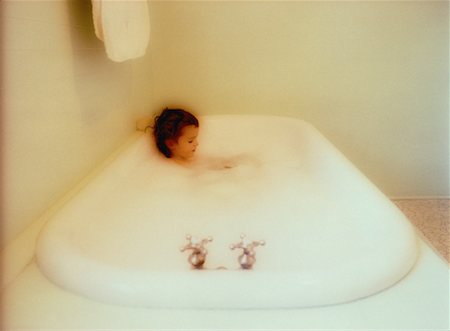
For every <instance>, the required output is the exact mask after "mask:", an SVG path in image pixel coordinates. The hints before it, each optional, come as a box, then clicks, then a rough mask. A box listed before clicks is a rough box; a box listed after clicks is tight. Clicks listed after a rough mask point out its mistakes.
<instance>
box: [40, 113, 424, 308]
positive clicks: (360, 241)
mask: <svg viewBox="0 0 450 331" xmlns="http://www.w3.org/2000/svg"><path fill="white" fill-rule="evenodd" d="M200 123H201V130H200V132H201V133H200V136H199V141H200V146H199V150H198V154H197V156H196V157H197V159H198V164H199V166H196V167H195V168H194V169H190V168H183V167H181V166H179V165H177V164H174V163H173V162H171V161H170V160H167V159H165V158H164V157H161V156H160V155H159V154H158V153H157V152H156V151H155V148H154V147H153V144H152V142H151V139H150V135H149V134H144V133H143V134H142V136H140V137H139V138H138V139H137V140H136V142H135V143H134V144H133V145H132V146H130V147H129V148H128V149H127V150H126V151H125V152H124V153H122V154H121V155H119V157H118V158H117V159H116V160H115V161H114V162H113V163H112V164H111V165H110V166H109V167H108V168H107V169H106V170H105V171H104V172H103V173H102V174H101V175H99V176H98V177H96V178H95V179H94V180H93V181H92V182H91V183H90V184H89V185H88V186H87V187H86V188H85V189H84V190H83V191H82V192H81V193H80V194H79V195H77V196H76V197H75V198H74V199H72V200H71V201H70V202H69V203H68V204H67V205H66V206H65V207H64V208H63V209H62V210H61V211H60V212H59V213H58V214H57V215H56V216H55V217H54V218H53V219H52V220H50V221H49V222H48V224H47V225H46V226H45V228H44V229H43V231H42V233H41V235H40V237H39V240H38V244H37V247H36V256H37V262H38V265H39V267H40V269H41V271H42V272H43V273H44V274H45V275H46V276H47V277H48V278H49V279H50V280H51V281H53V282H54V283H56V284H57V285H59V286H60V287H62V288H64V289H67V290H70V291H73V292H75V293H78V294H81V295H83V296H86V297H89V298H92V299H95V300H98V301H103V302H107V303H113V304H119V305H127V306H138V307H174V308H187V307H189V308H281V307H311V306H321V305H331V304H337V303H343V302H348V301H352V300H355V299H359V298H362V297H366V296H369V295H371V294H374V293H377V292H379V291H382V290H384V289H386V288H388V287H390V286H392V285H393V284H395V283H396V282H398V281H399V280H400V279H402V278H403V277H404V276H405V275H406V274H407V273H408V272H409V271H410V270H411V268H412V267H413V265H414V263H415V261H416V258H417V247H418V246H417V238H416V235H415V232H414V230H413V228H412V227H411V225H410V223H409V222H408V221H407V220H406V219H405V217H404V216H403V214H402V213H401V212H400V211H399V210H398V209H397V208H396V207H395V206H394V205H393V204H392V203H391V202H390V201H389V200H388V199H387V198H386V197H384V195H383V194H382V193H381V192H380V191H378V190H377V188H376V187H375V186H374V185H372V184H371V183H370V182H369V181H368V180H367V179H366V178H365V177H364V176H363V175H362V174H361V173H360V172H359V171H358V170H357V169H356V168H355V167H354V166H353V165H352V164H351V163H350V162H349V161H348V160H346V159H345V157H343V156H342V154H341V153H340V152H339V151H338V150H336V149H335V148H334V147H333V146H332V145H331V144H330V143H329V142H328V141H327V140H326V139H325V138H324V137H323V136H322V135H321V134H320V133H319V132H318V131H317V130H316V129H315V128H314V127H312V126H311V125H309V124H307V123H305V122H303V121H301V120H296V119H292V118H283V117H269V116H245V115H223V116H205V117H202V118H201V119H200ZM224 165H227V166H230V165H231V166H232V168H224V167H223V166H224ZM241 233H246V234H247V236H248V237H249V239H255V240H261V239H263V240H265V241H266V245H265V246H264V247H258V248H257V249H256V251H257V253H256V259H257V261H256V264H255V265H254V268H253V270H240V269H239V264H238V262H237V257H238V255H239V253H238V252H236V251H231V250H230V249H229V245H230V244H231V243H236V242H237V241H239V235H240V234H241ZM186 234H192V235H195V236H198V237H207V236H212V237H213V238H214V240H213V242H211V243H209V244H208V245H207V248H208V251H209V254H208V256H207V261H206V264H205V270H192V269H191V267H190V265H189V264H188V262H187V257H188V253H181V252H180V251H179V248H180V246H182V245H184V244H185V243H186V240H185V235H186ZM218 267H225V268H227V270H217V268H218Z"/></svg>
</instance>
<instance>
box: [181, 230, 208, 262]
mask: <svg viewBox="0 0 450 331" xmlns="http://www.w3.org/2000/svg"><path fill="white" fill-rule="evenodd" d="M186 239H187V240H188V243H187V244H186V245H185V246H183V247H181V248H180V251H181V252H184V251H187V250H192V252H191V255H189V258H188V261H189V263H190V264H191V265H192V267H193V268H195V269H201V268H203V264H204V263H205V260H206V255H207V254H208V250H207V249H206V248H205V245H206V244H207V243H209V242H211V241H212V240H213V239H212V237H207V238H204V239H201V240H199V239H197V238H196V237H192V236H191V235H190V234H188V235H186Z"/></svg>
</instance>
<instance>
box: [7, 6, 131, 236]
mask: <svg viewBox="0 0 450 331" xmlns="http://www.w3.org/2000/svg"><path fill="white" fill-rule="evenodd" d="M90 12H91V9H90V3H89V1H2V32H3V36H4V37H3V45H2V46H3V47H2V51H1V52H2V53H1V58H2V60H3V63H2V64H3V82H2V96H3V99H2V122H3V124H2V130H3V142H2V153H3V161H4V165H3V174H2V175H3V178H2V185H3V198H4V202H3V207H4V208H3V219H2V221H3V222H2V234H3V238H4V241H5V242H4V243H5V244H6V243H8V242H9V241H10V240H11V239H12V238H14V237H15V236H16V235H17V234H18V233H19V232H20V231H21V230H23V229H24V228H25V227H26V226H27V225H28V224H30V223H31V222H32V221H34V220H36V219H37V218H38V217H39V216H40V215H41V214H42V213H43V212H44V211H45V210H46V209H47V208H48V207H49V206H50V205H51V204H52V203H54V202H55V200H57V199H59V198H60V197H61V196H62V195H63V194H64V193H65V192H67V191H68V190H69V189H70V188H71V187H73V186H74V185H75V184H76V183H78V182H79V181H80V179H81V178H83V177H84V176H85V175H86V174H87V173H88V172H89V171H90V170H92V168H93V167H95V166H96V165H97V164H98V163H99V162H100V161H102V160H103V159H104V158H105V157H107V155H109V154H110V153H111V152H112V151H113V150H114V149H116V148H117V146H118V145H120V144H121V143H123V142H124V141H125V139H126V138H127V137H128V136H130V135H131V134H132V133H133V132H134V123H135V119H136V117H137V116H136V113H135V112H133V111H132V109H131V108H130V98H131V86H132V84H131V83H132V67H131V64H130V63H129V62H128V63H122V64H116V63H113V62H111V61H109V60H107V59H106V57H105V55H104V48H103V44H102V43H101V42H99V41H98V40H96V38H95V36H94V32H93V28H92V23H91V16H90Z"/></svg>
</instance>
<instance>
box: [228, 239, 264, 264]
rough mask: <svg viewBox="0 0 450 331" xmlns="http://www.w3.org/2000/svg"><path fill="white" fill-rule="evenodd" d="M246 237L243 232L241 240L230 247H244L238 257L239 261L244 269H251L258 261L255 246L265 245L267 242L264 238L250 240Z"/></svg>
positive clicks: (232, 248)
mask: <svg viewBox="0 0 450 331" xmlns="http://www.w3.org/2000/svg"><path fill="white" fill-rule="evenodd" d="M245 237H246V236H245V234H241V241H240V242H239V243H237V244H231V245H230V249H231V250H234V249H236V248H240V249H242V254H241V255H239V257H238V262H239V264H240V265H241V268H242V269H251V268H252V267H253V264H255V262H256V257H255V255H256V252H255V247H257V246H264V245H265V244H266V242H265V241H264V240H259V241H249V240H247V239H246V238H245Z"/></svg>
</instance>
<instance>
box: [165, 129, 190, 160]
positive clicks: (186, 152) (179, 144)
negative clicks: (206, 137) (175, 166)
mask: <svg viewBox="0 0 450 331" xmlns="http://www.w3.org/2000/svg"><path fill="white" fill-rule="evenodd" d="M197 136H198V127H196V126H195V125H188V126H185V127H184V128H183V129H181V136H180V137H179V138H178V140H177V141H170V142H168V145H167V146H168V147H169V148H170V150H171V151H172V157H173V158H175V159H177V160H180V161H188V160H190V159H192V158H193V157H194V153H195V150H196V149H197V146H198V142H197Z"/></svg>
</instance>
